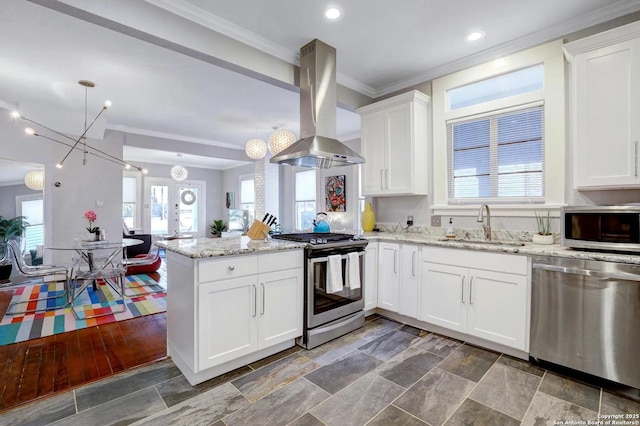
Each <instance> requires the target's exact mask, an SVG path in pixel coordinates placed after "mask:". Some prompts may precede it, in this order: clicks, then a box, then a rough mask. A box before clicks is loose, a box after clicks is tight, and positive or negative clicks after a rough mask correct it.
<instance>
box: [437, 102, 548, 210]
mask: <svg viewBox="0 0 640 426" xmlns="http://www.w3.org/2000/svg"><path fill="white" fill-rule="evenodd" d="M447 142H448V154H449V155H448V162H449V164H448V179H447V182H448V193H449V202H450V203H454V204H455V203H458V204H464V203H477V202H478V201H481V200H490V201H493V202H496V201H497V202H506V203H511V202H532V203H535V202H540V203H543V202H544V105H543V104H542V103H536V104H533V105H527V106H521V107H516V108H510V109H508V110H505V111H498V112H493V113H490V114H483V115H481V116H474V117H466V118H464V119H459V120H455V121H451V122H448V123H447Z"/></svg>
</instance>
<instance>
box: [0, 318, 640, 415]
mask: <svg viewBox="0 0 640 426" xmlns="http://www.w3.org/2000/svg"><path fill="white" fill-rule="evenodd" d="M638 414H640V403H638V402H635V401H633V400H631V399H627V398H624V397H620V396H617V395H614V394H612V393H609V392H607V391H606V390H603V389H602V388H599V387H596V386H594V385H591V384H586V383H582V382H579V381H576V380H573V379H570V378H567V377H564V376H561V375H559V374H556V373H553V372H550V371H547V370H544V369H542V368H540V367H538V366H535V365H532V364H530V363H528V362H526V361H522V360H519V359H516V358H512V357H510V356H507V355H504V354H499V353H496V352H492V351H489V350H485V349H481V348H478V347H475V346H472V345H469V344H466V343H464V342H461V341H458V340H454V339H450V338H447V337H444V336H440V335H437V334H433V333H428V332H426V331H423V330H420V329H417V328H414V327H411V326H408V325H403V324H400V323H397V322H395V321H392V320H389V319H386V318H384V317H380V316H377V315H374V316H372V317H369V318H368V319H367V322H366V324H365V326H364V327H362V328H360V329H359V330H356V331H354V332H352V333H350V334H348V335H346V336H343V337H341V338H339V339H336V340H334V341H332V342H329V343H327V344H325V345H322V346H320V347H318V348H315V349H313V350H310V351H306V350H304V349H302V348H298V347H294V348H291V349H289V350H287V351H284V352H281V353H279V354H276V355H274V356H272V357H269V358H266V359H264V360H260V361H258V362H255V363H253V364H250V365H248V366H245V367H242V368H239V369H237V370H234V371H232V372H229V373H227V374H224V375H222V376H219V377H217V378H215V379H212V380H209V381H207V382H205V383H202V384H199V385H197V386H191V385H190V384H189V383H188V382H187V380H186V379H185V378H184V376H183V375H182V374H181V373H180V371H179V370H178V369H177V368H176V367H175V365H174V364H173V362H171V360H165V361H161V362H158V363H154V364H152V365H148V366H145V367H142V368H138V369H133V370H129V371H127V372H125V373H122V374H120V375H117V376H114V377H111V378H108V379H105V380H102V381H99V382H96V383H92V384H90V385H86V386H83V387H80V388H77V389H75V390H73V391H69V392H65V393H62V394H58V395H55V396H53V397H50V398H46V399H43V400H40V401H37V402H34V403H32V404H29V405H26V406H22V407H19V408H16V409H14V410H11V411H8V412H5V413H0V424H2V425H18V424H31V425H46V424H58V425H115V424H117V425H126V424H137V425H138V424H139V425H154V426H155V425H172V426H178V425H214V426H232V425H250V426H257V425H269V426H273V425H297V426H304V425H307V426H311V425H339V426H347V425H354V426H355V425H370V426H394V425H402V426H407V425H409V426H411V425H434V426H435V425H500V426H502V425H518V424H522V425H553V424H587V422H588V421H596V420H598V416H599V415H622V416H624V415H630V417H628V418H629V419H631V420H638V418H637V417H635V418H634V415H638ZM622 419H623V420H624V417H623V418H622ZM600 420H604V418H603V417H601V418H600ZM554 422H561V423H554ZM565 422H566V423H565ZM582 422H584V423H582ZM630 424H638V422H636V423H630Z"/></svg>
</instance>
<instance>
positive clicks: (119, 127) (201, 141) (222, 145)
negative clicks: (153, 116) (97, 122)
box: [106, 124, 244, 151]
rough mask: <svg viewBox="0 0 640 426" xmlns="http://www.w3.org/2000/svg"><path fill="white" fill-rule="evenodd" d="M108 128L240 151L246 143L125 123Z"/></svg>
mask: <svg viewBox="0 0 640 426" xmlns="http://www.w3.org/2000/svg"><path fill="white" fill-rule="evenodd" d="M106 129H108V130H115V131H119V132H123V133H131V134H134V135H141V136H150V137H153V138H161V139H171V140H176V141H183V142H192V143H198V144H201V145H209V146H217V147H220V148H229V149H237V150H240V151H244V145H243V146H238V145H234V144H231V143H227V142H218V141H212V140H210V139H201V138H194V137H191V136H184V135H176V134H173V133H165V132H157V131H154V130H147V129H138V128H135V127H129V126H123V125H112V124H107V126H106Z"/></svg>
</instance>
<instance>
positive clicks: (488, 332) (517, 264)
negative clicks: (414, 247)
mask: <svg viewBox="0 0 640 426" xmlns="http://www.w3.org/2000/svg"><path fill="white" fill-rule="evenodd" d="M422 258H423V262H422V266H421V276H420V307H421V310H420V316H419V319H420V320H421V321H425V322H429V323H432V324H435V325H439V326H442V327H445V328H448V329H451V330H455V331H458V332H461V333H466V334H469V335H472V336H476V337H480V338H482V339H485V340H488V341H491V342H495V343H500V344H502V345H506V346H509V347H512V348H515V349H519V350H523V351H526V350H527V349H528V345H527V335H528V333H527V327H528V321H527V318H528V312H529V310H528V309H527V307H528V301H529V294H530V273H529V267H528V263H527V258H526V257H525V256H518V255H511V254H500V253H488V252H478V251H473V250H458V249H442V248H434V247H424V248H423V253H422Z"/></svg>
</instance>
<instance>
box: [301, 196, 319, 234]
mask: <svg viewBox="0 0 640 426" xmlns="http://www.w3.org/2000/svg"><path fill="white" fill-rule="evenodd" d="M315 218H316V203H315V201H302V202H296V229H298V230H303V229H311V228H313V220H314V219H315Z"/></svg>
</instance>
